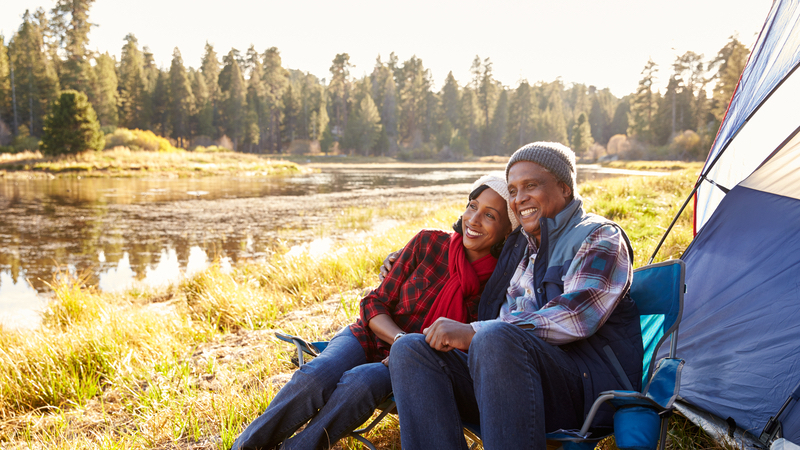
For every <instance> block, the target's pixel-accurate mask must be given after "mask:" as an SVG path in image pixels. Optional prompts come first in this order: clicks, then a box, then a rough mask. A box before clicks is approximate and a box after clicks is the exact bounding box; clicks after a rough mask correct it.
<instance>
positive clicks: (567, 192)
mask: <svg viewBox="0 0 800 450" xmlns="http://www.w3.org/2000/svg"><path fill="white" fill-rule="evenodd" d="M558 184H559V185H560V186H561V193H562V195H563V196H564V198H567V199H568V198H571V197H572V196H573V194H574V192H572V188H571V187H569V186H568V185H567V183H564V182H563V181H561V180H559V181H558Z"/></svg>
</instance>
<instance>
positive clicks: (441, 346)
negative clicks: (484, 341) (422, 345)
mask: <svg viewBox="0 0 800 450" xmlns="http://www.w3.org/2000/svg"><path fill="white" fill-rule="evenodd" d="M422 334H424V335H425V342H427V343H428V344H430V346H431V348H433V349H434V350H439V351H440V352H449V351H450V350H453V349H454V348H457V349H459V350H467V349H469V344H470V343H471V342H472V337H473V336H475V330H473V329H472V325H470V324H468V323H461V322H457V321H455V320H452V319H446V318H444V317H440V318H438V319H436V321H435V322H433V324H431V326H429V327H428V328H425V329H424V330H422Z"/></svg>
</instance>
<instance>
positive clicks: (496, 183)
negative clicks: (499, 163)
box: [469, 175, 519, 231]
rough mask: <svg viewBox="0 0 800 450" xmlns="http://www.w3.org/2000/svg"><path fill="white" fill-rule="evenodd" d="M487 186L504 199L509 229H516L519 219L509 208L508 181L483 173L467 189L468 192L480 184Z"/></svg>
mask: <svg viewBox="0 0 800 450" xmlns="http://www.w3.org/2000/svg"><path fill="white" fill-rule="evenodd" d="M484 184H485V185H486V186H489V189H491V190H493V191H495V192H497V193H498V194H499V195H500V197H503V198H504V199H505V200H506V208H507V209H508V218H509V220H511V230H512V231H513V230H516V229H517V227H518V226H519V221H518V220H517V216H516V215H515V214H514V211H512V210H511V202H509V201H508V198H509V195H508V183H506V180H504V179H502V178H500V177H498V176H496V175H484V176H482V177H480V178H478V181H476V182H474V183H472V188H471V189H470V190H469V191H470V192H472V191H474V190H475V189H478V187H480V186H481V185H484Z"/></svg>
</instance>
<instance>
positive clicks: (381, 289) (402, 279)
mask: <svg viewBox="0 0 800 450" xmlns="http://www.w3.org/2000/svg"><path fill="white" fill-rule="evenodd" d="M450 235H451V234H450V233H448V232H445V231H441V230H422V231H420V232H419V233H418V234H417V235H416V236H414V238H412V239H411V241H409V243H408V244H406V246H405V248H403V251H402V252H401V253H400V256H399V257H398V258H397V261H395V263H394V264H393V265H392V270H390V271H389V273H388V274H387V275H386V279H384V280H383V283H381V284H380V286H378V287H377V288H376V289H375V290H373V291H372V292H370V293H369V294H367V296H366V297H364V298H363V299H361V316H360V318H359V319H358V320H357V321H356V323H354V324H352V325H350V330H351V331H352V332H353V335H355V337H356V338H357V339H358V341H359V342H360V343H361V346H362V347H364V353H365V354H366V356H367V361H370V362H377V361H381V360H382V359H383V358H385V357H387V356H389V348H390V347H391V344H388V343H386V342H383V341H382V340H381V339H379V338H378V337H377V336H376V335H375V334H374V333H373V332H372V330H370V329H369V327H368V326H367V324H368V323H369V321H370V319H372V318H373V317H375V316H377V315H378V314H388V315H389V316H390V317H391V318H392V320H394V322H395V323H396V324H397V326H399V327H400V328H401V329H402V330H403V331H405V332H406V333H420V332H421V331H422V324H423V322H424V321H425V316H426V315H427V314H428V311H429V310H430V309H431V305H433V301H434V300H436V296H437V295H438V294H439V291H440V290H441V289H442V287H443V286H444V284H445V283H446V282H447V279H448V278H449V272H448V268H447V258H448V255H449V253H450V252H449V248H450ZM480 291H483V285H481V289H480ZM464 300H465V303H466V304H467V313H468V316H469V317H468V322H471V321H473V320H475V319H476V318H477V317H478V301H479V300H480V294H478V295H476V296H474V297H470V298H466V299H464Z"/></svg>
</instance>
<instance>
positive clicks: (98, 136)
mask: <svg viewBox="0 0 800 450" xmlns="http://www.w3.org/2000/svg"><path fill="white" fill-rule="evenodd" d="M104 145H105V138H104V137H103V133H101V132H100V123H99V122H98V121H97V116H96V115H95V112H94V109H93V108H92V105H91V103H89V100H88V99H87V98H86V95H85V94H84V93H82V92H78V91H73V90H66V91H63V92H62V93H61V96H60V97H59V98H58V100H56V101H55V102H53V105H52V108H51V110H50V114H49V115H48V116H47V118H46V119H45V126H44V136H43V137H42V152H43V153H44V154H45V155H58V154H63V153H67V154H75V153H80V152H84V151H86V150H98V151H99V150H102V149H103V146H104Z"/></svg>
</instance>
